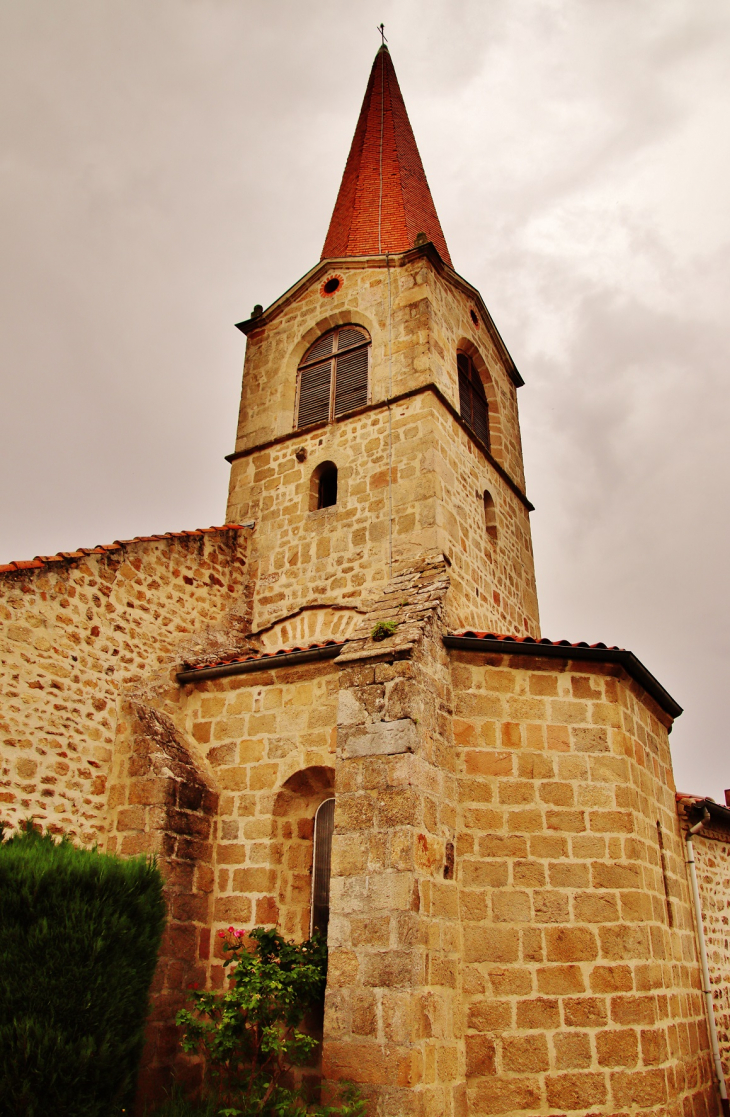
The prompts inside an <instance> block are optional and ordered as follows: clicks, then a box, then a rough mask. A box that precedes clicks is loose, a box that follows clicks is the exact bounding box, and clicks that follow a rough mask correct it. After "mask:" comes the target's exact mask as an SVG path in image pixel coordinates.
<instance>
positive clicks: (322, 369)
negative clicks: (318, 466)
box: [297, 325, 370, 427]
mask: <svg viewBox="0 0 730 1117" xmlns="http://www.w3.org/2000/svg"><path fill="white" fill-rule="evenodd" d="M369 351H370V334H369V333H368V332H367V330H365V329H363V327H362V326H352V325H348V326H338V327H337V328H336V329H334V330H330V331H329V332H328V333H326V334H322V336H321V337H318V338H317V340H316V341H315V342H314V344H313V345H310V347H309V349H308V350H307V352H306V353H305V354H304V356H303V358H302V360H301V361H300V362H299V394H298V403H297V426H298V427H309V426H311V425H312V424H313V423H327V422H330V420H332V419H337V418H339V417H340V415H346V414H347V412H348V411H354V410H355V408H357V407H362V406H363V404H366V403H367V402H368V353H369Z"/></svg>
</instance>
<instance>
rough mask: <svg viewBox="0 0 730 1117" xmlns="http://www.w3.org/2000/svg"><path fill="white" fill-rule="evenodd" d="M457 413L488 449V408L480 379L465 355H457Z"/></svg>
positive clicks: (470, 360)
mask: <svg viewBox="0 0 730 1117" xmlns="http://www.w3.org/2000/svg"><path fill="white" fill-rule="evenodd" d="M456 365H457V368H458V370H459V412H460V414H461V417H462V419H463V420H464V422H465V423H466V425H467V427H468V428H469V430H470V431H471V432H472V433H473V434H475V435H476V436H477V438H478V439H479V441H480V442H483V443H484V445H485V446H486V447H487V449H489V408H488V406H487V397H486V395H485V394H484V385H483V384H482V378H481V376H480V375H479V373H478V372H477V370H476V367H475V365H474V362H473V361H472V359H471V357H468V356H467V355H466V353H457V355H456Z"/></svg>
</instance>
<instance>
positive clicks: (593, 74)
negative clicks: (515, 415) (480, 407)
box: [0, 0, 730, 800]
mask: <svg viewBox="0 0 730 1117" xmlns="http://www.w3.org/2000/svg"><path fill="white" fill-rule="evenodd" d="M381 20H384V21H385V24H386V34H387V36H388V39H389V45H390V48H391V52H392V56H393V60H394V63H395V67H396V71H397V73H398V77H399V80H400V84H401V88H402V90H403V94H404V97H405V100H406V104H407V106H408V110H409V114H410V117H411V121H412V124H413V127H414V130H415V134H416V139H417V141H418V143H419V147H420V150H421V155H422V157H423V162H424V165H425V168H426V172H427V174H428V177H429V181H430V184H431V188H432V192H433V196H434V199H435V202H436V207H437V209H438V211H439V215H440V218H441V223H442V225H443V228H444V232H445V235H446V239H447V241H448V244H449V247H450V250H451V254H452V257H453V260H454V264H455V267H456V269H457V271H459V272H460V273H461V274H462V275H464V276H465V277H466V278H467V279H468V280H469V281H470V282H472V283H473V284H474V285H475V286H476V287H478V288H479V289H480V290H481V292H482V294H483V296H484V299H485V301H486V303H487V305H488V306H489V308H490V310H491V312H492V315H493V317H494V319H495V321H496V323H497V326H498V328H499V329H500V331H501V333H502V335H503V337H504V339H505V341H506V343H507V346H508V347H509V349H510V351H511V352H512V355H513V356H514V358H515V361H516V363H517V366H518V368H519V369H520V371H521V373H522V375H523V376H524V378H525V380H526V386H525V387H524V388H523V389H521V391H520V397H519V398H520V406H521V415H522V434H523V441H524V449H525V459H526V468H527V485H528V494H529V496H530V497H531V499H532V501H533V503H534V504H535V505H536V506H537V511H536V512H535V513H534V514H533V533H534V541H535V550H536V559H537V574H538V590H539V594H540V605H541V614H542V625H543V633H544V634H545V635H546V636H549V637H551V638H553V639H561V638H563V637H567V638H569V639H571V640H581V639H585V640H589V641H596V640H604V641H605V642H606V643H608V644H614V643H615V644H619V645H621V646H623V647H628V648H631V649H632V650H633V651H634V652H636V654H637V655H638V656H639V657H640V658H641V659H642V660H643V661H644V662H645V663H646V665H647V666H648V667H649V668H650V670H652V671H653V672H654V673H655V674H656V675H657V676H658V678H659V679H660V680H661V681H662V683H663V684H664V685H665V686H666V687H667V688H668V689H669V690H670V692H671V693H672V694H673V695H674V697H675V698H676V699H677V700H678V701H679V702H680V703H681V704H682V705H684V706H685V709H686V712H685V714H684V715H683V716H682V717H681V718H680V720H679V722H678V723H677V725H676V727H675V730H674V732H673V735H672V745H673V752H674V760H675V771H676V777H677V783H678V785H679V787H680V789H682V790H688V791H693V792H699V793H706V794H710V795H713V796H714V797H715V798H717V799H719V800H722V794H723V789H724V788H725V787H726V786H727V787H730V755H729V754H730V750H729V749H728V728H727V721H728V716H727V707H728V698H727V695H728V690H729V689H730V687H729V685H728V684H729V680H728V668H729V667H730V624H729V623H728V599H729V596H730V591H729V590H728V578H727V554H728V543H729V541H730V528H729V526H728V511H729V509H728V503H729V502H728V485H727V480H728V472H729V471H728V465H729V464H730V463H729V459H730V445H729V443H730V440H729V439H728V420H729V419H730V386H729V383H728V357H729V354H730V328H729V326H728V302H729V296H730V267H729V264H728V247H729V242H730V209H729V206H728V198H729V197H730V186H729V184H728V172H729V170H730V127H729V122H728V106H729V105H730V6H728V4H727V0H380V2H379V3H372V2H371V0H358V3H347V2H343V0H332V2H330V0H308V2H302V0H153V2H150V0H42V2H38V0H0V103H1V104H2V106H3V108H2V112H1V114H0V170H1V173H0V214H1V222H0V376H1V377H2V386H3V395H2V399H3V405H2V409H1V410H0V455H1V456H2V473H1V474H0V476H1V478H2V483H1V485H0V490H1V491H0V503H1V509H0V562H2V561H9V560H11V559H18V558H29V557H32V556H34V555H36V554H47V553H52V552H55V551H58V550H72V549H75V548H76V547H79V546H93V545H94V544H96V543H99V542H110V541H112V540H114V539H119V538H127V537H130V536H134V535H141V534H147V533H155V532H162V531H168V530H177V529H180V528H193V527H202V526H208V525H211V524H217V523H221V522H222V521H223V518H224V513H225V499H226V488H227V478H228V466H227V464H226V463H225V461H224V460H223V455H224V454H225V453H227V452H229V451H230V450H232V449H233V442H234V434H235V424H236V413H237V407H238V397H239V392H240V378H241V363H242V359H243V351H244V338H243V337H242V335H241V334H240V333H239V332H238V331H237V330H235V329H234V328H233V326H234V323H235V322H237V321H239V320H240V319H242V318H244V317H247V316H248V314H249V312H250V311H251V308H252V307H253V305H254V303H257V302H260V303H263V304H264V305H267V304H268V303H270V302H272V301H273V300H274V299H275V298H276V297H277V296H278V295H279V294H281V293H282V292H283V291H284V290H285V289H286V288H287V287H289V286H290V285H291V283H293V282H294V281H295V280H296V279H297V278H298V277H299V276H300V275H301V274H302V273H304V272H305V271H307V270H308V269H309V268H310V267H311V266H312V264H313V263H315V262H316V261H317V260H318V258H319V255H320V252H321V247H322V243H323V241H324V236H325V233H326V230H327V224H328V221H329V217H330V214H331V211H332V206H333V204H334V200H335V196H336V193H337V188H338V186H339V181H340V177H341V174H342V170H343V168H344V164H345V159H346V157H347V152H348V149H349V145H350V140H351V138H352V133H353V130H354V127H355V122H356V119H357V114H358V111H359V108H360V103H361V100H362V96H363V94H364V91H365V85H366V81H367V77H368V73H369V69H370V65H371V63H372V59H373V56H374V54H375V51H376V49H377V46H378V44H379V36H378V33H377V31H376V24H378V23H379V22H380V21H381Z"/></svg>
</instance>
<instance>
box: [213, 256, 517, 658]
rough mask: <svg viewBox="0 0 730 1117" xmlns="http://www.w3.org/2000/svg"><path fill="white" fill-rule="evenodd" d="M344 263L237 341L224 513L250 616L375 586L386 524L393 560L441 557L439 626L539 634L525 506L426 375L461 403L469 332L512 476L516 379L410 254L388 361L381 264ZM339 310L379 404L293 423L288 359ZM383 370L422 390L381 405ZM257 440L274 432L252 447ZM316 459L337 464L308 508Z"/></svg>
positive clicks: (334, 320)
mask: <svg viewBox="0 0 730 1117" xmlns="http://www.w3.org/2000/svg"><path fill="white" fill-rule="evenodd" d="M338 267H339V262H338ZM342 275H343V278H344V283H343V285H342V287H341V288H340V290H339V291H338V292H337V294H336V295H335V296H333V297H332V298H327V297H326V296H324V295H322V294H321V292H320V283H319V279H316V280H312V281H311V284H310V285H309V286H307V285H305V286H304V287H303V288H302V289H301V290H299V291H298V292H296V294H295V295H294V296H293V298H292V302H291V303H289V304H288V305H286V306H285V307H284V308H283V309H281V310H280V312H279V313H278V314H277V315H275V316H274V317H273V319H272V320H271V322H269V323H267V324H266V325H265V326H264V327H262V328H261V329H258V330H255V331H254V332H253V333H252V334H251V335H250V336H249V339H248V347H247V352H246V363H245V368H244V378H243V392H242V397H241V419H240V424H239V432H238V440H237V443H236V449H237V452H240V453H243V454H244V455H245V456H243V457H240V458H237V459H236V460H234V462H233V465H232V470H231V485H230V492H229V504H228V516H229V518H234V519H236V520H237V521H239V522H241V521H247V520H249V519H255V520H256V523H257V531H256V536H255V544H254V546H255V551H254V552H252V556H251V557H252V569H253V568H254V567H255V570H256V577H257V587H258V588H257V591H256V599H255V607H254V628H258V627H263V626H265V625H267V624H270V623H271V622H272V621H274V620H276V619H278V618H279V617H281V616H283V615H286V614H287V613H289V612H292V611H294V610H296V609H297V608H300V607H301V606H302V605H305V604H311V603H312V601H313V600H316V601H321V602H322V603H325V602H337V603H341V604H342V603H347V602H348V601H349V602H352V601H358V600H360V599H361V598H362V597H364V596H366V595H367V593H368V591H369V590H370V589H371V588H376V589H377V587H378V586H380V585H382V584H383V583H384V581H385V580H386V579H387V578H388V577H389V576H390V569H389V562H390V549H391V534H392V551H393V557H394V560H395V562H396V563H406V564H409V563H412V562H414V561H416V560H417V559H418V557H419V556H421V555H423V554H426V553H429V552H431V553H447V554H448V555H449V557H450V559H451V561H452V566H453V575H452V587H451V590H450V593H449V597H448V600H447V604H446V608H447V616H448V618H449V624H450V625H451V627H454V628H460V627H475V628H491V629H493V630H496V631H504V632H511V633H515V634H517V635H524V634H525V633H526V632H527V633H530V634H531V635H535V636H537V635H539V621H538V611H537V598H536V593H535V581H534V564H533V558H532V548H531V542H530V527H529V520H528V516H527V511H526V508H525V506H524V504H523V503H521V502H520V500H519V498H518V497H517V496H516V495H515V494H514V492H513V491H512V490H511V489H510V487H509V485H507V483H506V482H505V481H504V479H503V478H502V477H501V476H500V475H499V472H498V471H497V470H495V468H494V467H493V465H492V464H491V463H490V462H489V460H488V459H487V458H486V457H485V456H484V454H483V453H482V452H481V450H479V449H478V448H477V447H476V445H475V444H474V443H473V442H472V440H471V439H470V438H469V437H468V435H466V434H465V432H464V431H463V429H462V428H461V426H460V425H459V423H458V422H457V420H456V419H455V418H454V417H453V416H452V415H450V414H449V413H448V411H447V410H446V408H445V407H444V405H443V403H441V402H439V401H438V400H437V397H436V396H435V395H434V394H433V393H431V392H429V391H428V388H427V386H428V384H429V383H432V382H433V383H435V384H436V385H437V387H438V388H439V390H440V391H441V392H443V394H444V395H445V396H446V398H447V399H449V400H450V401H451V403H452V405H453V406H455V407H456V408H457V409H458V385H457V374H456V352H457V347H458V346H459V345H462V347H463V344H462V343H464V344H466V343H467V342H468V345H469V346H471V350H473V351H474V353H477V347H478V346H481V350H480V352H481V353H482V354H483V356H482V358H481V365H482V367H483V370H484V375H485V378H486V380H487V387H488V392H489V394H490V397H491V402H490V406H491V407H492V418H493V423H492V425H493V427H494V438H493V449H494V453H495V455H496V456H497V458H500V457H501V458H503V459H504V463H503V464H504V465H505V467H506V468H507V469H508V471H511V473H512V475H513V476H514V477H515V479H516V480H517V481H518V483H522V465H521V450H520V437H519V425H518V417H517V407H516V396H515V389H514V385H513V384H512V382H511V380H510V379H509V377H508V376H507V373H506V372H505V370H504V368H503V366H502V365H501V364H500V363H499V361H498V358H497V354H496V349H495V346H494V344H493V343H492V341H491V340H490V339H489V338H488V336H487V333H486V328H485V327H484V326H482V327H481V328H480V329H477V330H475V329H474V327H473V326H472V325H471V322H470V318H469V313H468V311H469V307H470V303H469V299H468V297H467V295H465V294H464V293H463V292H462V291H461V290H460V289H459V290H458V291H457V290H452V291H451V303H452V305H451V308H450V309H449V307H448V306H447V302H448V300H447V299H446V288H445V287H444V283H445V281H444V280H441V279H439V278H438V277H437V275H436V272H435V270H434V267H433V265H432V264H431V263H429V261H427V260H425V259H424V258H419V257H412V258H411V257H410V256H409V258H408V259H404V262H403V264H402V266H395V265H394V266H392V267H391V268H390V295H391V301H392V365H391V362H390V359H389V355H390V350H389V341H390V338H391V332H389V329H388V320H389V310H388V278H387V271H386V269H385V268H384V267H383V265H382V261H380V262H377V261H375V262H372V266H367V267H362V266H359V267H353V266H352V265H350V266H347V267H344V266H343V269H342ZM447 311H448V313H447ZM346 321H354V322H357V323H359V324H361V325H363V326H365V327H366V328H367V329H368V330H369V332H370V334H371V336H372V350H371V399H372V401H373V403H374V404H377V403H378V402H380V403H381V404H382V405H383V406H382V407H381V408H380V409H378V410H370V411H365V412H363V413H361V414H355V415H353V416H351V417H345V418H343V419H341V420H338V421H337V422H335V423H332V424H328V425H327V424H325V425H322V426H318V427H314V428H309V429H308V430H306V431H295V430H294V429H293V425H294V418H295V400H296V383H297V364H298V361H299V359H300V357H301V356H302V354H303V353H304V351H305V349H306V347H307V346H308V345H309V344H310V343H311V342H312V341H313V340H314V339H315V338H316V337H317V336H319V334H320V333H322V332H323V331H324V330H326V329H328V328H330V327H331V326H333V325H336V324H338V323H341V322H346ZM464 331H466V332H468V333H469V331H470V333H469V337H468V338H466V337H465V336H463V334H464ZM472 335H473V336H472ZM471 350H470V351H471ZM391 374H392V395H398V393H401V392H411V391H418V390H421V389H423V391H424V394H421V395H418V396H416V397H414V398H411V399H410V400H406V401H403V402H401V403H399V404H397V405H396V406H394V407H393V408H392V411H391V413H390V414H389V413H388V410H387V408H386V407H385V406H384V401H385V400H386V399H387V397H388V396H389V394H391V387H390V380H391ZM270 439H279V440H280V441H278V442H275V444H273V445H261V444H262V443H266V442H267V441H268V440H270ZM256 445H261V449H259V450H256V449H254V447H255V446H256ZM297 453H299V458H301V457H302V456H303V455H304V454H305V453H306V460H304V461H301V460H299V458H298V457H297ZM391 457H392V474H390V478H391V483H392V489H391V491H389V465H390V462H391ZM324 461H333V462H334V463H335V464H336V465H337V467H338V502H337V505H336V506H334V507H332V508H328V509H322V510H319V511H313V510H311V508H310V492H311V475H312V472H313V471H314V469H315V468H316V467H317V466H318V465H319V464H320V463H321V462H324ZM518 464H519V468H518ZM485 489H486V490H488V491H489V492H490V493H491V494H492V496H493V498H494V500H495V502H496V506H497V518H498V538H497V540H496V541H495V540H493V539H492V538H490V536H489V535H488V534H487V531H486V525H485V516H484V506H483V502H482V498H483V493H484V490H485ZM391 504H392V520H391Z"/></svg>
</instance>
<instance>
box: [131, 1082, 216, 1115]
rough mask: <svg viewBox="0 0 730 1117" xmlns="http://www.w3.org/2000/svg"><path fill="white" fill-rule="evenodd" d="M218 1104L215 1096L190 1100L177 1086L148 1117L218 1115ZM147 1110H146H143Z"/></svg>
mask: <svg viewBox="0 0 730 1117" xmlns="http://www.w3.org/2000/svg"><path fill="white" fill-rule="evenodd" d="M219 1111H220V1105H219V1103H218V1102H217V1101H216V1099H215V1098H204V1099H203V1100H202V1101H191V1100H190V1098H188V1097H186V1095H185V1093H184V1091H183V1090H181V1089H180V1088H179V1087H177V1088H175V1089H173V1091H172V1093H171V1094H170V1096H169V1098H167V1100H166V1101H164V1102H163V1103H162V1105H159V1106H157V1107H156V1108H155V1109H154V1110H153V1111H152V1113H151V1115H150V1117H218V1113H219ZM145 1112H147V1111H145Z"/></svg>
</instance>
